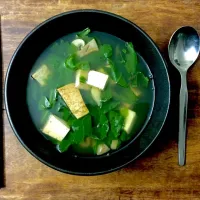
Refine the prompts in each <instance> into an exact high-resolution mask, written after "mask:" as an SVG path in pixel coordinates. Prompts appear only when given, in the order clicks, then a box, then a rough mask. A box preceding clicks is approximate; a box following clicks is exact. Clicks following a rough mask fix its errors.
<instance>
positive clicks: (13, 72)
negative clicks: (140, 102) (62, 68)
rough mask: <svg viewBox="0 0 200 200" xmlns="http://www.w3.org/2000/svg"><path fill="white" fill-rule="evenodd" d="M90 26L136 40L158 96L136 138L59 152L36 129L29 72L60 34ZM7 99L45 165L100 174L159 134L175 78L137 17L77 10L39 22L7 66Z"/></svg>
mask: <svg viewBox="0 0 200 200" xmlns="http://www.w3.org/2000/svg"><path fill="white" fill-rule="evenodd" d="M86 27H90V28H91V29H92V30H96V31H102V32H107V33H110V34H113V35H115V36H117V37H119V38H121V39H123V40H125V41H131V42H132V43H133V44H134V46H135V48H136V50H137V52H138V53H139V54H140V55H141V56H142V57H143V58H144V60H145V61H146V63H147V64H148V66H149V68H150V70H151V72H152V74H153V77H154V84H155V91H156V97H155V102H154V109H153V112H152V115H151V118H150V120H149V122H148V124H147V125H146V127H145V128H144V130H143V131H142V133H141V134H140V135H138V137H137V139H135V140H133V141H131V142H130V143H129V144H128V145H126V146H125V148H121V149H120V150H119V151H117V152H116V153H113V154H110V155H109V156H101V157H95V158H94V157H92V158H90V157H88V158H87V157H79V156H74V155H72V154H70V153H65V154H60V153H59V152H58V151H57V150H56V149H55V148H53V146H52V145H51V144H50V142H49V141H47V140H46V139H44V137H43V136H42V135H41V134H40V133H39V132H38V131H37V130H36V128H35V126H34V125H33V123H32V120H31V117H30V115H29V112H28V108H27V104H26V87H27V80H28V75H29V72H30V70H31V68H32V66H33V64H34V62H35V61H36V59H37V58H38V56H39V55H40V54H41V53H42V52H43V50H44V49H45V48H46V47H47V46H48V45H49V44H51V43H52V42H54V41H55V40H57V39H58V38H60V37H62V36H64V35H66V34H69V33H72V32H76V31H80V30H82V29H84V28H86ZM5 103H6V111H7V115H8V119H9V121H10V124H11V126H12V128H13V130H14V133H15V135H16V136H17V138H18V139H19V141H20V142H21V144H22V145H23V146H24V147H25V148H26V149H27V150H28V151H29V152H30V153H31V154H32V155H33V156H35V157H36V158H37V159H39V160H40V161H41V162H43V163H45V164H46V165H48V166H50V167H52V168H54V169H56V170H59V171H62V172H65V173H70V174H76V175H97V174H104V173H108V172H111V171H114V170H117V169H119V168H121V167H123V166H125V165H126V164H128V163H130V162H131V161H133V160H135V159H136V158H137V157H139V156H140V155H141V154H142V153H143V152H144V151H145V150H146V149H147V148H148V147H149V146H150V145H151V144H152V142H153V141H154V140H155V138H156V137H157V136H158V134H159V132H160V130H161V128H162V126H163V124H164V122H165V119H166V116H167V113H168V108H169V103H170V83H169V78H168V73H167V68H166V63H165V61H164V59H163V57H162V55H161V54H160V52H159V50H158V48H157V46H156V45H155V44H154V42H153V41H152V40H151V39H150V37H149V36H148V35H147V34H146V33H145V32H144V31H142V30H141V29H140V28H139V27H138V26H136V25H135V24H133V23H132V22H130V21H128V20H126V19H124V18H122V17H120V16H117V15H114V14H111V13H108V12H104V11H98V10H77V11H72V12H67V13H63V14H60V15H57V16H55V17H52V18H50V19H48V20H47V21H45V22H43V23H42V24H40V25H39V26H37V27H36V28H35V29H34V30H33V31H32V32H31V33H29V34H28V35H27V36H26V38H25V39H24V40H23V41H22V43H21V44H20V45H19V47H18V48H17V50H16V51H15V53H14V55H13V57H12V59H11V62H10V64H9V67H8V71H7V75H6V81H5Z"/></svg>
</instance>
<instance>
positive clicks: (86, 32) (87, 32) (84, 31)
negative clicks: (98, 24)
mask: <svg viewBox="0 0 200 200" xmlns="http://www.w3.org/2000/svg"><path fill="white" fill-rule="evenodd" d="M90 31H91V30H90V29H89V28H85V29H84V30H82V31H80V32H78V33H77V34H76V35H77V36H78V37H83V36H86V35H88V34H89V33H90Z"/></svg>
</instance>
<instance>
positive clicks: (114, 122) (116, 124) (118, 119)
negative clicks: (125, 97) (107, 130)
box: [108, 111, 124, 138]
mask: <svg viewBox="0 0 200 200" xmlns="http://www.w3.org/2000/svg"><path fill="white" fill-rule="evenodd" d="M108 119H109V122H110V126H111V131H112V133H113V134H114V136H115V137H116V138H117V137H118V136H119V134H120V131H121V129H122V127H123V124H124V118H123V117H122V116H121V115H120V113H118V112H115V111H110V112H109V114H108Z"/></svg>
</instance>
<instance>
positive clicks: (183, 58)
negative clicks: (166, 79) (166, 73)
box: [168, 26, 200, 166]
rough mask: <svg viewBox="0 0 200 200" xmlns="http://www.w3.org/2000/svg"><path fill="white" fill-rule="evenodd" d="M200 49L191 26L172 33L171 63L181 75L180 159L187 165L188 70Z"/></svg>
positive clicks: (195, 33) (195, 32)
mask: <svg viewBox="0 0 200 200" xmlns="http://www.w3.org/2000/svg"><path fill="white" fill-rule="evenodd" d="M199 51H200V40H199V35H198V33H197V31H196V30H195V29H194V28H192V27H189V26H185V27H182V28H180V29H178V30H177V31H176V32H174V34H173V35H172V37H171V39H170V41H169V46H168V53H169V58H170V61H171V63H172V64H173V65H174V66H175V67H176V68H177V69H178V71H179V72H180V75H181V89H180V96H179V101H180V104H179V136H178V159H179V165H181V166H183V165H185V149H186V122H187V104H188V91H187V80H186V78H187V70H188V69H189V67H190V66H192V65H193V63H194V62H195V61H196V59H197V57H198V55H199Z"/></svg>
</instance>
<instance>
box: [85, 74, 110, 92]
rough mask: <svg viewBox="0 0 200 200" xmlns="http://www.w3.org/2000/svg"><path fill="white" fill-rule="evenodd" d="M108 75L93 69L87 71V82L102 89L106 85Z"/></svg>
mask: <svg viewBox="0 0 200 200" xmlns="http://www.w3.org/2000/svg"><path fill="white" fill-rule="evenodd" d="M107 80H108V75H107V74H103V73H101V72H97V71H94V70H91V71H89V73H88V80H87V84H88V85H91V86H94V87H97V88H99V89H101V90H103V89H104V88H105V86H106V83H107Z"/></svg>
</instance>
